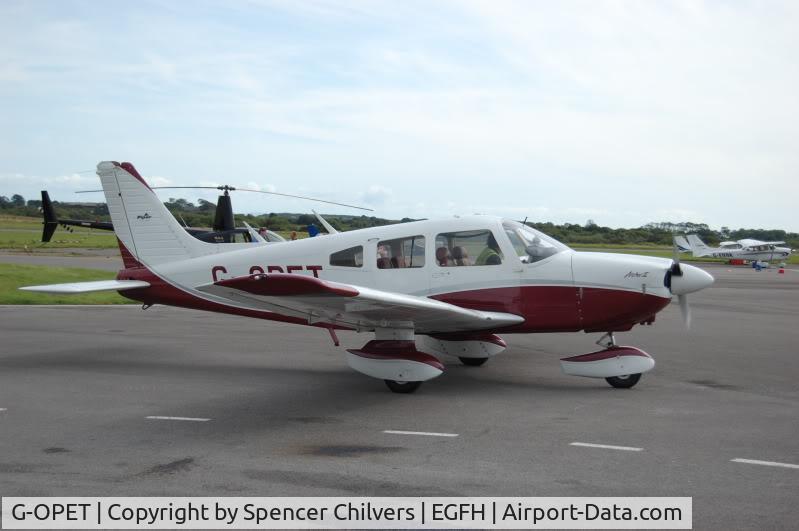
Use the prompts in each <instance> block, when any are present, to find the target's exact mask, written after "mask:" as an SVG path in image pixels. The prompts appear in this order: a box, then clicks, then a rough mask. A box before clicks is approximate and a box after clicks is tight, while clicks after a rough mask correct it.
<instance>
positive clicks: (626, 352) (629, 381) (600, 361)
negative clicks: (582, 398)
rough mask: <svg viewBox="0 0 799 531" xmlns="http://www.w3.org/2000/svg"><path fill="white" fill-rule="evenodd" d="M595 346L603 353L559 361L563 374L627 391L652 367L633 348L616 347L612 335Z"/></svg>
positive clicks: (650, 361) (649, 358) (646, 356)
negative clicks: (600, 347)
mask: <svg viewBox="0 0 799 531" xmlns="http://www.w3.org/2000/svg"><path fill="white" fill-rule="evenodd" d="M597 344H598V345H600V346H602V347H605V348H604V349H603V350H600V351H597V352H591V353H590V354H583V355H582V356H572V357H570V358H563V359H561V360H560V364H561V368H562V369H563V372H565V373H566V374H572V375H574V376H585V377H587V378H604V379H605V381H606V382H608V384H609V385H611V386H612V387H615V388H617V389H629V388H631V387H633V386H634V385H635V384H637V383H638V381H639V380H640V379H641V374H643V373H645V372H647V371H649V370H652V369H653V368H654V367H655V360H653V359H652V356H650V355H649V354H647V353H646V352H644V351H643V350H641V349H638V348H635V347H625V346H619V345H617V344H616V338H615V337H614V336H613V332H608V333H606V334H605V335H603V336H602V337H601V338H600V339H599V341H597Z"/></svg>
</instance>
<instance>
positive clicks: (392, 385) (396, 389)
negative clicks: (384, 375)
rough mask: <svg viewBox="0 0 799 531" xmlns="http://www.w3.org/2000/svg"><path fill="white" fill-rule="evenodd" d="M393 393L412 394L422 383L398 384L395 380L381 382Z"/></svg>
mask: <svg viewBox="0 0 799 531" xmlns="http://www.w3.org/2000/svg"><path fill="white" fill-rule="evenodd" d="M383 381H384V382H386V385H387V386H388V388H389V389H391V391H392V392H393V393H400V394H408V393H413V392H414V391H416V390H417V389H419V386H420V385H422V382H398V381H396V380H383Z"/></svg>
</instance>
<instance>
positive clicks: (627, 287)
mask: <svg viewBox="0 0 799 531" xmlns="http://www.w3.org/2000/svg"><path fill="white" fill-rule="evenodd" d="M97 173H98V175H99V176H100V179H101V181H102V185H103V190H104V191H105V196H106V201H107V203H108V209H109V212H110V214H111V218H112V220H113V223H114V229H115V232H116V235H117V237H118V239H119V242H120V250H121V252H122V254H123V260H124V265H125V269H123V270H122V271H120V272H119V274H118V275H117V280H107V281H99V282H78V283H69V284H55V285H50V286H30V287H27V288H22V289H26V290H29V291H43V292H51V293H85V292H91V291H102V290H115V291H119V292H120V293H121V294H123V295H124V296H125V297H128V298H130V299H133V300H136V301H140V302H142V303H143V304H144V308H146V307H148V306H150V305H152V304H166V305H172V306H181V307H185V308H194V309H199V310H206V311H212V312H221V313H228V314H234V315H241V316H247V317H255V318H260V319H269V320H274V321H283V322H287V323H295V324H302V325H309V326H315V327H318V328H323V329H326V330H327V331H328V332H329V334H330V336H331V339H332V340H333V342H334V344H336V345H338V344H339V341H338V338H337V336H336V330H341V329H345V330H355V331H358V332H365V333H373V334H374V339H373V340H371V341H369V342H367V343H366V344H365V345H364V346H363V347H361V348H357V349H348V350H347V362H348V364H349V365H350V367H351V368H353V369H354V370H356V371H359V372H361V373H363V374H366V375H368V376H372V377H374V378H379V379H382V380H385V381H386V384H387V385H388V387H389V388H390V389H391V390H392V391H394V392H400V393H408V392H412V391H414V390H416V388H418V387H419V385H420V384H421V383H422V382H423V381H425V380H430V379H432V378H435V377H437V376H439V375H441V374H442V372H443V371H444V365H443V363H442V362H441V360H440V359H439V357H438V356H454V357H458V358H460V360H461V361H462V362H463V363H465V364H467V365H482V364H483V363H484V362H485V361H486V360H487V359H488V358H490V357H492V356H494V355H496V354H499V353H500V352H502V351H503V350H505V348H506V343H505V342H504V341H503V340H502V338H501V337H499V335H497V334H498V333H507V334H512V333H537V332H577V331H585V332H604V333H605V334H604V336H603V337H602V339H600V341H599V343H600V344H602V345H603V346H604V347H605V348H604V349H602V350H600V351H597V352H592V353H590V354H584V355H580V356H573V357H569V358H564V359H562V360H561V367H562V369H563V371H564V372H565V373H567V374H573V375H577V376H587V377H594V378H605V379H606V380H607V381H608V383H609V384H610V385H612V386H614V387H622V388H627V387H632V386H633V385H635V384H636V383H637V382H638V380H639V379H640V377H641V374H642V373H644V372H646V371H649V370H651V369H652V368H653V367H654V365H655V362H654V360H653V359H652V357H651V356H649V355H648V354H647V353H645V352H643V351H642V350H640V349H637V348H635V347H630V346H619V345H617V344H616V341H615V338H614V332H620V331H626V330H630V329H631V328H632V327H633V326H635V325H636V324H651V323H652V322H654V320H655V316H656V314H657V313H658V312H660V311H661V310H663V309H664V308H665V307H666V306H668V305H669V303H670V302H671V300H672V297H673V296H675V295H676V296H677V297H678V299H679V301H680V308H681V310H682V311H683V315H684V318H685V320H686V324H688V322H689V319H690V314H689V308H688V301H687V297H686V296H687V294H689V293H692V292H695V291H699V290H701V289H704V288H706V287H708V286H710V285H711V284H712V283H713V277H712V276H710V275H709V274H708V273H706V272H705V271H703V270H701V269H699V268H697V267H693V266H689V265H681V264H680V263H679V260H678V259H677V258H675V259H674V260H669V259H663V258H652V257H644V256H632V255H622V254H606V253H578V252H575V251H573V250H572V249H570V248H568V247H566V246H565V245H563V244H562V243H560V242H558V241H556V240H554V239H552V238H550V237H549V236H546V235H545V234H543V233H541V232H538V231H536V230H534V229H532V228H530V227H528V226H526V225H523V224H521V223H518V222H516V221H511V220H506V219H501V218H496V217H490V216H469V217H455V218H451V219H445V220H424V221H416V222H411V223H402V224H397V225H387V226H381V227H372V228H368V229H360V230H353V231H349V232H340V233H334V234H330V235H328V236H326V237H324V238H307V239H303V240H296V241H290V242H286V243H283V244H280V245H268V246H252V245H251V246H249V247H245V248H242V247H239V248H237V249H234V250H230V251H228V250H226V248H225V244H219V245H209V244H207V243H204V242H201V241H199V240H197V239H195V238H192V237H191V236H190V235H188V234H187V233H186V231H185V230H184V229H183V228H182V227H181V226H180V225H179V224H178V222H177V221H176V220H175V218H174V217H173V216H172V215H171V214H170V213H169V211H168V210H167V209H166V207H165V206H164V204H163V203H161V201H160V200H159V199H158V197H156V195H155V193H154V192H153V191H152V190H151V189H150V187H149V186H148V185H147V183H146V182H145V181H144V179H143V178H142V177H141V176H140V175H139V173H138V172H137V171H136V169H135V168H134V167H133V165H131V164H129V163H122V164H120V163H118V162H101V163H99V164H98V166H97ZM253 330H256V329H255V328H254V329H253ZM265 344H267V345H268V342H267V343H265Z"/></svg>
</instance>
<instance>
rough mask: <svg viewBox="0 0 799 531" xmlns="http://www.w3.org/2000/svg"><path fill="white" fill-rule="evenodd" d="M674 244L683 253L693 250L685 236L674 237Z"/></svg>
mask: <svg viewBox="0 0 799 531" xmlns="http://www.w3.org/2000/svg"><path fill="white" fill-rule="evenodd" d="M674 244H675V245H676V246H677V248H678V249H679V250H680V252H681V253H684V252H686V251H690V250H691V244H690V243H688V240H687V239H686V238H685V236H675V237H674Z"/></svg>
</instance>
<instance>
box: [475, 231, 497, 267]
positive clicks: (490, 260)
mask: <svg viewBox="0 0 799 531" xmlns="http://www.w3.org/2000/svg"><path fill="white" fill-rule="evenodd" d="M501 263H502V258H501V255H500V254H499V245H498V244H497V240H496V239H495V238H494V235H493V234H489V236H488V241H487V242H486V248H485V249H483V252H481V253H480V256H478V257H477V260H475V261H474V265H498V264H501Z"/></svg>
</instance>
